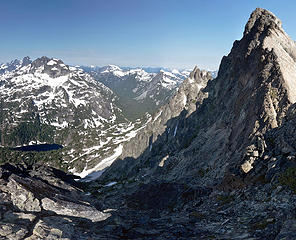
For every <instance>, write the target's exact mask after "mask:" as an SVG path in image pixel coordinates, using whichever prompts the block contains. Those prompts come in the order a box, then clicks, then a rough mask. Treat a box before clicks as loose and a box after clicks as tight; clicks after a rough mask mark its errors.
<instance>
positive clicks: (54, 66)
mask: <svg viewBox="0 0 296 240" xmlns="http://www.w3.org/2000/svg"><path fill="white" fill-rule="evenodd" d="M40 68H41V69H40ZM36 70H39V71H41V73H47V74H48V75H49V76H50V77H53V78H56V77H61V76H65V75H67V74H69V73H70V69H69V66H67V65H65V64H64V63H63V61H61V60H60V59H50V58H48V57H41V58H37V59H36V60H35V61H33V62H32V66H31V69H30V72H31V73H34V72H35V71H36Z"/></svg>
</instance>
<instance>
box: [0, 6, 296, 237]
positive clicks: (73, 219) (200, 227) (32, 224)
mask: <svg viewBox="0 0 296 240" xmlns="http://www.w3.org/2000/svg"><path fill="white" fill-rule="evenodd" d="M50 61H52V60H50ZM53 61H55V62H56V63H57V64H60V63H58V62H57V60H53ZM37 65H38V64H37ZM47 65H48V62H47ZM33 66H34V65H32V64H31V65H30V67H28V71H30V69H32V67H33ZM38 66H39V65H38ZM6 67H7V68H8V67H9V66H6ZM2 68H5V67H2ZM37 68H38V67H37ZM65 70H66V69H65ZM42 71H50V72H49V74H56V73H55V72H54V73H51V71H53V69H52V68H50V70H46V69H45V68H44V69H42ZM76 71H80V70H76ZM104 71H105V70H104ZM104 71H103V72H104ZM108 71H109V70H108ZM108 71H107V72H108ZM116 71H118V72H117V73H116V74H117V75H120V76H121V77H120V79H116V80H111V79H110V83H109V84H110V88H111V84H114V86H113V87H114V88H116V84H119V86H121V87H122V86H123V85H121V84H122V81H123V79H124V77H123V76H125V74H123V72H122V71H120V70H118V69H117V70H115V72H116ZM107 72H105V73H103V74H106V73H107ZM112 72H113V73H112V76H114V71H113V70H112ZM101 73H102V72H101ZM101 73H93V74H98V75H100V74H101ZM76 74H79V72H78V73H77V72H76ZM107 74H109V72H108V73H107ZM52 76H53V75H52ZM88 76H89V77H90V75H88ZM127 76H128V77H127V78H129V77H130V74H127ZM16 77H17V76H12V77H11V78H8V77H6V78H5V79H4V80H2V81H4V83H3V82H1V85H0V86H1V87H2V86H5V84H8V82H9V80H11V79H12V80H14V81H16V80H15V79H17V78H16ZM54 77H56V75H54ZM155 77H156V76H155ZM112 78H113V77H112ZM91 79H92V80H93V78H91ZM19 81H20V80H19ZM106 81H107V80H106ZM12 83H13V81H12ZM80 84H83V83H80ZM76 85H77V84H76ZM144 85H145V86H146V84H144ZM141 86H142V85H141V84H139V85H138V87H141ZM135 88H137V87H135V86H133V87H132V88H131V89H129V90H127V91H128V92H129V94H130V91H133V90H135ZM12 89H13V88H12ZM0 90H1V88H0ZM110 91H111V90H110ZM135 92H137V90H135ZM140 92H141V94H142V93H144V92H146V93H147V94H148V92H149V91H148V90H147V88H145V91H144V92H142V91H140ZM140 92H139V93H140ZM13 94H14V93H11V94H9V96H11V95H13ZM68 95H69V94H68ZM9 96H7V98H8V97H9ZM71 96H72V95H71ZM121 97H123V96H121ZM119 98H120V96H119ZM129 98H130V96H129ZM136 98H138V97H136ZM138 99H139V98H138ZM34 101H38V99H37V100H34ZM295 102H296V44H295V42H294V41H293V40H291V39H290V37H289V36H288V35H287V34H286V33H285V32H284V30H283V29H282V26H281V21H280V20H279V19H278V18H277V17H276V16H275V15H274V14H272V13H271V12H269V11H267V10H265V9H261V8H257V9H256V10H255V11H254V12H253V13H252V14H251V16H250V18H249V20H248V22H247V24H246V26H245V30H244V34H243V37H242V39H241V40H239V41H235V42H234V44H233V47H232V49H231V51H230V53H229V54H228V56H225V57H223V59H222V61H221V64H220V67H219V71H218V75H217V77H216V78H214V79H213V78H212V75H211V73H210V72H207V71H202V70H200V69H198V68H195V69H194V70H193V71H192V72H191V73H190V76H189V77H188V78H186V80H184V81H183V82H182V83H181V84H180V85H179V86H178V90H177V91H176V92H174V93H173V94H172V97H171V98H170V100H169V102H168V103H164V104H163V105H162V106H161V107H160V108H159V109H158V110H157V111H156V113H155V114H153V116H152V117H151V118H149V120H148V121H147V122H146V123H145V124H144V125H142V127H141V128H139V129H137V131H136V132H134V134H132V135H129V138H128V140H126V141H125V142H121V143H122V144H121V147H122V148H121V151H120V152H119V154H118V155H117V156H116V157H114V159H115V158H117V159H116V160H115V161H114V162H113V163H112V164H111V166H110V167H108V168H106V169H105V171H104V172H103V174H102V175H101V176H100V177H99V178H98V179H97V180H95V181H91V182H88V183H85V182H76V181H74V179H75V176H73V175H69V174H65V173H64V172H62V171H60V170H57V169H54V168H50V167H45V166H42V165H40V164H30V163H28V162H26V161H25V162H23V163H21V164H18V165H12V164H6V165H3V166H1V167H0V193H1V194H0V200H1V201H0V226H1V228H0V236H5V237H7V236H8V238H9V239H27V240H33V239H42V238H47V239H56V238H63V239H86V238H89V239H147V240H148V239H149V240H151V239H159V240H163V239H174V240H177V239H258V240H259V239H275V240H280V239H289V240H292V239H296V215H295V208H296V194H295V193H296V181H295V179H296V144H295V142H296V141H295V131H296V128H295V126H296V125H295V124H296V103H295ZM114 105H115V103H114ZM4 109H5V108H4ZM20 112H23V111H21V110H20ZM2 116H3V115H2ZM40 117H42V115H41V114H40ZM2 119H3V117H2ZM34 119H35V121H37V120H38V118H37V120H36V116H35V115H34ZM42 121H43V122H42ZM42 121H41V120H40V122H41V123H42V124H45V123H47V122H46V121H44V120H42ZM2 122H3V120H2ZM60 124H61V123H60ZM2 126H3V124H2ZM82 126H83V125H82ZM85 129H87V128H85ZM81 132H82V130H81ZM5 139H6V138H5ZM124 139H127V136H125V138H124ZM121 140H122V139H121ZM118 156H119V157H118ZM114 159H112V160H114ZM74 163H75V162H74ZM96 170H98V169H96ZM80 189H82V190H83V191H84V193H83V191H82V190H80ZM18 196H22V197H18Z"/></svg>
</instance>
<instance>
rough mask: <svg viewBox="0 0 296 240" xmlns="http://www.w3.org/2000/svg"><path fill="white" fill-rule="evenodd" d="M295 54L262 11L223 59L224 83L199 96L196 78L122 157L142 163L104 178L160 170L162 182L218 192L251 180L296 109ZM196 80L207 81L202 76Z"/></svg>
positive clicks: (273, 19) (220, 80)
mask: <svg viewBox="0 0 296 240" xmlns="http://www.w3.org/2000/svg"><path fill="white" fill-rule="evenodd" d="M295 51H296V46H295V42H294V41H293V40H291V39H290V38H289V37H288V35H287V34H286V33H285V32H284V30H283V29H282V27H281V22H280V20H279V19H278V18H276V17H275V16H274V15H273V14H272V13H270V12H269V11H267V10H264V9H260V8H258V9H256V10H255V11H254V12H253V13H252V15H251V17H250V19H249V21H248V23H247V24H246V27H245V31H244V35H243V38H242V39H241V40H240V41H235V42H234V44H233V47H232V50H231V52H230V54H229V55H228V56H227V57H223V59H222V62H221V65H220V69H219V72H218V77H217V78H216V79H214V80H213V81H210V82H209V83H208V84H207V87H206V88H205V89H203V90H201V91H198V90H200V89H201V88H202V87H201V86H200V85H198V84H197V85H196V86H195V87H193V85H188V84H187V83H188V82H190V81H192V79H193V76H191V78H189V79H188V80H187V83H186V82H185V83H184V84H183V85H182V86H181V87H180V89H179V92H178V94H179V95H178V94H177V95H176V96H175V97H174V98H173V99H172V100H171V102H170V103H169V104H168V105H167V106H165V107H164V108H162V109H161V110H160V112H159V113H158V114H159V115H156V116H155V117H154V119H152V123H151V124H150V125H148V126H147V127H146V128H145V129H144V130H143V131H142V132H141V133H139V134H138V135H137V136H136V137H135V139H134V140H133V141H131V142H130V143H129V147H127V148H126V152H125V153H124V154H123V155H122V156H121V157H122V158H123V157H125V158H126V157H132V158H137V159H136V160H134V159H131V158H126V160H125V161H120V160H119V161H117V163H115V164H114V166H113V167H111V168H110V169H109V170H108V171H106V173H105V177H107V176H108V175H109V176H113V177H116V175H117V177H121V176H120V174H123V175H125V174H126V172H133V173H132V174H134V176H137V177H139V176H143V175H146V174H147V171H148V172H149V174H150V175H151V169H154V170H156V172H155V171H154V170H153V172H155V173H156V174H155V176H156V177H157V176H159V175H161V176H162V177H164V178H166V179H168V180H182V179H183V180H186V179H187V180H188V179H191V180H192V181H193V180H194V181H196V182H199V183H200V184H201V183H204V184H207V185H213V184H214V183H217V182H221V181H222V180H223V179H224V180H225V179H227V178H228V177H229V176H232V175H233V174H234V175H243V174H244V173H248V172H249V171H250V170H251V169H252V168H253V165H254V163H255V162H256V161H258V160H259V159H260V158H261V157H262V156H263V153H264V150H265V148H266V142H265V140H264V134H265V133H266V132H267V131H268V130H270V129H272V128H276V127H279V126H280V125H281V124H282V122H283V118H284V116H285V115H286V112H287V109H288V107H289V106H290V105H291V104H292V103H294V102H295V93H296V87H294V85H295V84H296V81H295V76H296V64H295V59H296V58H295V56H296V55H295V53H296V52H295ZM192 74H194V75H195V76H199V77H198V79H208V78H207V77H205V78H204V77H203V73H201V72H200V71H198V70H195V71H194V72H193V73H192ZM202 82H204V83H206V82H207V81H206V80H202ZM188 86H189V87H188ZM204 86H205V85H204ZM188 90H189V91H188ZM182 92H183V95H182V94H181V93H182ZM190 94H191V95H190ZM181 95H182V96H181ZM193 95H194V96H193ZM205 96H207V97H206V98H205ZM192 99H193V101H192ZM196 100H197V101H196ZM188 101H189V102H190V104H188V106H189V107H188V108H186V107H184V106H185V105H186V104H187V102H188ZM194 101H196V102H194ZM184 102H186V104H183V105H182V103H184ZM180 106H182V107H183V108H182V107H180ZM191 106H193V107H191ZM171 113H173V114H171ZM156 123H157V124H156ZM159 123H160V124H159ZM169 136H173V138H172V137H171V138H170V137H169ZM172 139H173V140H172ZM143 142H144V144H143ZM135 162H136V163H135ZM124 163H127V165H125V167H124V168H121V167H122V166H123V165H124ZM135 165H136V166H137V167H134V166H135ZM132 166H133V167H132ZM118 169H121V170H120V171H119V170H118ZM123 169H124V171H122V170H123ZM143 169H145V170H143ZM148 169H149V170H148ZM201 172H202V173H203V174H200V173H201ZM200 175H202V177H201V176H200ZM229 184H231V183H229ZM235 184H238V185H239V184H240V183H235Z"/></svg>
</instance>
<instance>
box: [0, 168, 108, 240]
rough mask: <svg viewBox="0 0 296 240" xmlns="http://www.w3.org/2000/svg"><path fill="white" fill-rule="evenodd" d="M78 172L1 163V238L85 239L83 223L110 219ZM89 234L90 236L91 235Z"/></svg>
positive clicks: (14, 239)
mask: <svg viewBox="0 0 296 240" xmlns="http://www.w3.org/2000/svg"><path fill="white" fill-rule="evenodd" d="M78 187H79V184H77V183H76V182H75V181H74V176H72V175H67V174H65V173H64V172H62V171H60V170H57V169H54V168H50V167H44V166H26V165H11V164H5V165H2V166H1V167H0V237H1V239H13V240H17V239H57V238H59V239H60V238H62V239H83V238H84V237H83V236H84V235H85V231H86V229H85V228H80V229H79V226H78V225H79V223H83V222H86V224H87V223H89V224H90V223H95V222H98V221H103V220H105V219H107V218H108V217H109V216H110V214H108V213H103V212H102V211H100V210H98V209H97V208H96V207H94V206H99V203H98V202H97V201H96V200H95V199H93V198H91V197H89V196H87V195H86V194H85V193H83V191H82V190H80V189H79V188H78ZM91 235H92V234H89V235H88V236H91Z"/></svg>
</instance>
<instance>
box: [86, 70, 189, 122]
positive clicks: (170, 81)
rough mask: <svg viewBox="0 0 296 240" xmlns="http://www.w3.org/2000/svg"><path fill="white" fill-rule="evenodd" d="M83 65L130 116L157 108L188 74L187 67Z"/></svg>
mask: <svg viewBox="0 0 296 240" xmlns="http://www.w3.org/2000/svg"><path fill="white" fill-rule="evenodd" d="M82 68H83V69H84V70H85V71H87V72H88V73H90V75H91V76H92V77H93V78H94V79H96V80H98V81H99V82H101V83H103V84H104V85H106V86H107V87H109V88H110V89H112V91H113V92H114V93H116V94H117V95H118V97H119V101H120V104H121V106H122V108H123V109H124V110H125V112H126V113H127V116H129V117H130V118H132V119H134V118H138V117H141V116H143V114H145V113H146V112H149V113H150V114H153V113H154V112H155V111H157V109H158V108H159V107H160V106H162V105H164V104H166V103H167V102H168V101H169V99H170V97H171V96H172V95H173V94H174V93H175V91H176V90H177V88H178V87H179V86H180V84H181V83H182V82H183V81H184V80H185V79H186V78H188V77H189V74H190V70H177V69H173V70H170V69H163V68H129V67H119V66H116V65H108V66H104V67H82Z"/></svg>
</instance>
